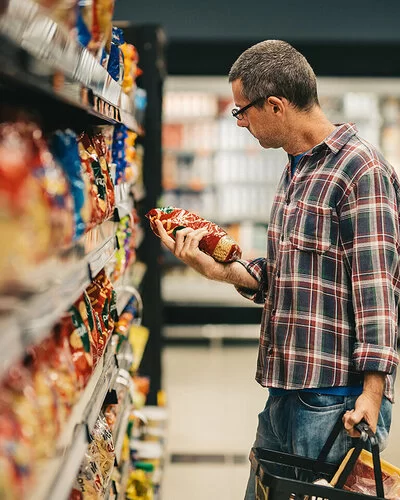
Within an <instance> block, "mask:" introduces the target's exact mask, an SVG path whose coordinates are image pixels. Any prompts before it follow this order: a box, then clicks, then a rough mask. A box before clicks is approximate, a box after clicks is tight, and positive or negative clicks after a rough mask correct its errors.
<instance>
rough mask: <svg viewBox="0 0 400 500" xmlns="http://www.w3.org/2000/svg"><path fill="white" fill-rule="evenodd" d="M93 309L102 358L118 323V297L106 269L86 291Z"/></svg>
mask: <svg viewBox="0 0 400 500" xmlns="http://www.w3.org/2000/svg"><path fill="white" fill-rule="evenodd" d="M86 292H87V294H88V296H89V299H90V303H91V306H92V309H93V315H94V318H95V322H96V326H97V330H98V333H99V335H98V345H97V356H98V357H101V356H102V354H103V352H104V349H105V347H106V345H107V342H108V339H109V338H110V337H111V335H112V333H113V331H114V324H115V321H116V319H117V318H116V296H115V292H114V290H113V287H112V284H111V282H110V280H109V279H108V277H107V275H106V273H105V271H104V269H102V270H101V271H100V273H99V274H98V275H97V276H96V278H95V279H94V280H93V281H92V283H91V284H90V285H89V287H88V288H87V289H86Z"/></svg>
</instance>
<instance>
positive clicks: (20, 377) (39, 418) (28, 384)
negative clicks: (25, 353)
mask: <svg viewBox="0 0 400 500" xmlns="http://www.w3.org/2000/svg"><path fill="white" fill-rule="evenodd" d="M7 394H8V396H7ZM4 397H9V398H10V399H8V401H11V403H10V410H11V411H12V412H13V414H14V415H15V417H16V419H17V421H18V423H19V425H20V429H21V433H22V439H23V441H24V443H26V446H27V447H28V448H29V449H30V450H32V454H33V457H34V459H35V460H36V459H40V458H44V457H46V456H47V455H48V451H49V449H48V447H49V446H51V445H52V443H49V442H47V441H46V440H44V439H42V424H43V418H45V417H44V416H43V415H41V414H40V412H41V408H42V406H43V405H41V404H40V401H39V398H38V395H37V394H36V391H35V384H34V380H33V373H32V370H30V369H28V368H27V367H26V366H23V365H22V364H21V363H18V364H17V365H15V366H14V367H13V369H12V370H10V371H9V372H8V373H7V375H6V377H5V378H4V380H3V386H2V389H1V399H3V398H4ZM51 411H52V410H50V412H51Z"/></svg>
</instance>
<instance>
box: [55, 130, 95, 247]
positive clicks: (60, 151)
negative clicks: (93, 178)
mask: <svg viewBox="0 0 400 500" xmlns="http://www.w3.org/2000/svg"><path fill="white" fill-rule="evenodd" d="M51 149H52V152H53V154H54V156H55V158H56V161H57V162H58V163H59V164H60V165H61V166H62V168H63V170H64V172H65V174H66V175H67V178H68V181H69V186H70V191H71V194H72V196H73V200H74V216H75V234H74V238H75V239H79V238H80V237H81V236H82V235H83V234H84V233H85V229H86V225H87V224H88V222H89V221H90V220H91V216H92V214H91V212H92V205H91V200H90V198H89V196H88V192H87V190H86V185H85V182H84V180H83V176H82V166H81V160H80V157H79V150H78V143H77V137H76V134H75V133H74V132H73V131H72V130H65V131H64V132H62V131H57V132H55V133H54V135H53V137H52V139H51Z"/></svg>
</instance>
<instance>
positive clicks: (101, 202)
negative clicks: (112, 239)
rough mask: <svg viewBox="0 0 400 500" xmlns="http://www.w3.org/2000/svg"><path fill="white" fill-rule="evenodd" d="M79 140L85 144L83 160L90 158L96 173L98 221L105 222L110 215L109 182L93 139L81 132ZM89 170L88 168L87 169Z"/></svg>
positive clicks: (92, 168) (81, 151) (93, 170)
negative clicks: (105, 176)
mask: <svg viewBox="0 0 400 500" xmlns="http://www.w3.org/2000/svg"><path fill="white" fill-rule="evenodd" d="M79 141H80V143H81V144H82V145H83V148H84V151H83V150H82V148H81V149H80V154H81V160H83V161H84V162H87V161H88V160H89V162H90V167H91V170H92V172H93V174H94V181H95V185H96V191H97V193H96V194H97V196H96V197H97V207H98V209H99V212H98V213H96V215H97V220H98V223H100V222H103V221H104V220H105V219H106V218H107V216H108V201H107V188H106V186H107V182H106V179H105V178H104V174H103V171H102V168H101V165H100V162H99V158H98V157H97V154H96V151H95V149H94V147H93V144H92V141H91V140H90V137H89V136H88V135H87V134H81V135H80V136H79ZM85 170H87V168H86V169H85Z"/></svg>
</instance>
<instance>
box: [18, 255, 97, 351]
mask: <svg viewBox="0 0 400 500" xmlns="http://www.w3.org/2000/svg"><path fill="white" fill-rule="evenodd" d="M89 283H90V279H89V273H88V267H87V264H86V262H80V263H78V264H77V265H75V266H73V268H72V269H71V270H70V271H69V272H68V274H67V275H66V276H65V277H64V278H63V279H61V280H60V281H59V282H57V283H55V284H54V285H53V286H51V287H50V288H49V289H47V290H46V291H45V292H43V293H40V294H35V295H34V296H33V297H32V298H30V299H29V300H27V301H25V302H24V303H23V306H22V307H21V329H22V335H23V341H24V345H29V344H33V343H39V342H40V341H41V340H42V339H43V338H44V337H45V336H46V335H48V334H49V332H50V330H51V328H52V327H53V326H54V324H55V323H56V322H57V320H58V319H59V318H60V317H61V315H62V314H63V312H65V311H66V310H67V309H68V308H69V306H70V305H71V304H73V303H74V302H75V300H77V299H78V298H79V296H80V295H81V294H82V292H83V291H84V290H85V288H86V287H87V286H88V285H89Z"/></svg>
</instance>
